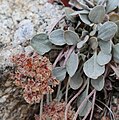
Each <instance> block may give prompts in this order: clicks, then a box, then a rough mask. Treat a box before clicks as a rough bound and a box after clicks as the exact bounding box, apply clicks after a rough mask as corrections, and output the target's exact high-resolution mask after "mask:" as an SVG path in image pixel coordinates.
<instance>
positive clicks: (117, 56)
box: [113, 43, 119, 63]
mask: <svg viewBox="0 0 119 120" xmlns="http://www.w3.org/2000/svg"><path fill="white" fill-rule="evenodd" d="M113 59H114V61H115V62H117V63H119V43H118V44H116V45H114V46H113Z"/></svg>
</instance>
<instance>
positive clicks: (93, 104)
mask: <svg viewBox="0 0 119 120" xmlns="http://www.w3.org/2000/svg"><path fill="white" fill-rule="evenodd" d="M95 99H96V90H95V92H94V95H93V101H92V111H91V115H90V120H92V117H93V112H94V106H95Z"/></svg>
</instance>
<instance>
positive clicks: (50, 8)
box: [0, 0, 63, 66]
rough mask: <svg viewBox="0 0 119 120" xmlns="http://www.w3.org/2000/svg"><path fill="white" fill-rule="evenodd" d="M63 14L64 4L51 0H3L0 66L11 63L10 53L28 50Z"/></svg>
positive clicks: (0, 3) (0, 11) (0, 25)
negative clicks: (33, 38)
mask: <svg viewBox="0 0 119 120" xmlns="http://www.w3.org/2000/svg"><path fill="white" fill-rule="evenodd" d="M62 14H63V11H62V6H59V5H57V4H54V5H52V4H50V3H48V2H47V0H0V28H1V29H0V66H1V65H2V66H7V65H10V61H9V56H10V55H12V54H15V53H18V52H22V51H23V50H24V51H25V50H26V49H27V48H25V47H28V45H29V44H28V43H29V40H30V39H31V38H32V37H33V36H34V35H35V34H38V33H40V32H48V31H49V30H50V29H51V27H52V25H53V24H54V23H55V22H56V21H57V19H59V18H60V17H61V16H62ZM29 50H30V51H31V49H27V52H28V51H29Z"/></svg>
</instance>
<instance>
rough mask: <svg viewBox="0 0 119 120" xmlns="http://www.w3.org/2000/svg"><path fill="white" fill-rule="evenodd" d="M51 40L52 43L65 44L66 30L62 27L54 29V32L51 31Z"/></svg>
mask: <svg viewBox="0 0 119 120" xmlns="http://www.w3.org/2000/svg"><path fill="white" fill-rule="evenodd" d="M49 40H50V42H51V43H53V44H55V45H59V46H62V45H64V44H65V40H64V31H63V30H61V29H57V30H54V31H53V32H51V33H50V35H49Z"/></svg>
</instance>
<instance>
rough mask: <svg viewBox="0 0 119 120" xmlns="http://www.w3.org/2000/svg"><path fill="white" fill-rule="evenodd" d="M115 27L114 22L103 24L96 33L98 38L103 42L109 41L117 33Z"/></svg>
mask: <svg viewBox="0 0 119 120" xmlns="http://www.w3.org/2000/svg"><path fill="white" fill-rule="evenodd" d="M117 29H118V28H117V25H116V24H115V23H114V22H110V21H108V22H105V23H104V24H103V25H102V26H101V27H100V29H99V31H98V38H100V39H101V40H103V41H109V40H110V39H112V38H113V37H114V35H115V33H116V32H117Z"/></svg>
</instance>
